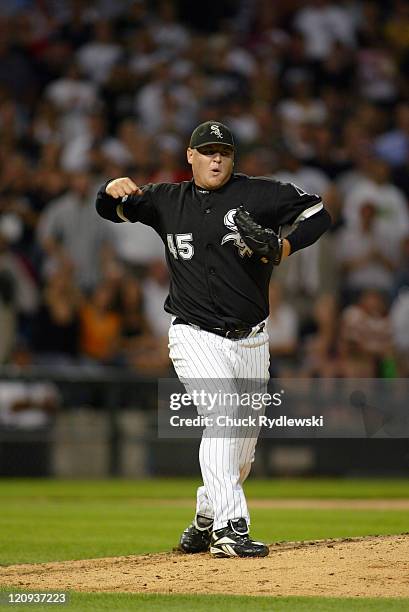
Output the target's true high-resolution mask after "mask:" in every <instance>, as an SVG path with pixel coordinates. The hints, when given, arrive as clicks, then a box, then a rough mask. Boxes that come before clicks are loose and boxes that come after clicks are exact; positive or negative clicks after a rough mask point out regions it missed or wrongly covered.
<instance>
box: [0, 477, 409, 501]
mask: <svg viewBox="0 0 409 612" xmlns="http://www.w3.org/2000/svg"><path fill="white" fill-rule="evenodd" d="M198 484H199V481H198V480H192V479H184V478H181V479H176V478H168V479H166V480H159V479H152V480H119V479H118V480H92V481H89V480H49V479H36V480H26V479H7V480H6V479H3V480H1V479H0V500H1V498H3V497H18V498H24V497H63V498H67V497H73V498H80V497H81V498H82V497H85V498H100V497H104V498H106V497H111V498H124V497H129V498H134V499H181V498H192V496H193V495H194V493H195V489H196V487H197V486H198ZM246 493H247V495H248V496H249V497H250V498H251V497H258V498H260V499H277V498H279V499H280V498H289V499H291V498H292V499H294V498H304V499H313V498H316V499H329V498H333V499H376V498H389V499H392V498H406V499H409V480H408V479H403V478H401V479H389V478H388V479H361V478H357V479H343V478H339V479H336V478H332V479H329V478H295V479H282V480H281V479H270V480H261V479H260V480H259V479H251V478H250V479H249V481H248V482H246Z"/></svg>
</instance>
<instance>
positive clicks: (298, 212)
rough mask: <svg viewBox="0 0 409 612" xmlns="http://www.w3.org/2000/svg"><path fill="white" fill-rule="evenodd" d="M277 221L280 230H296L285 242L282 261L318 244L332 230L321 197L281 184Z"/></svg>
mask: <svg viewBox="0 0 409 612" xmlns="http://www.w3.org/2000/svg"><path fill="white" fill-rule="evenodd" d="M275 217H276V225H277V226H280V227H281V226H284V225H285V226H293V227H294V229H293V230H292V231H291V232H290V233H289V234H288V235H287V236H286V238H284V239H283V249H282V251H283V252H282V258H284V257H288V255H290V254H292V253H295V252H296V251H299V250H300V249H304V248H306V247H308V246H310V245H311V244H314V242H316V241H317V240H318V239H319V238H320V236H322V234H324V233H325V232H326V231H327V230H328V229H329V227H330V226H331V217H330V215H329V213H328V211H327V210H326V209H325V207H324V204H323V202H322V200H321V198H320V196H318V195H316V194H310V193H306V192H305V191H303V190H302V189H300V188H299V187H297V186H296V185H293V184H292V183H279V184H278V198H277V200H276V207H275Z"/></svg>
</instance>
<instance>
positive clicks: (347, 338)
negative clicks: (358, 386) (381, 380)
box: [339, 289, 395, 378]
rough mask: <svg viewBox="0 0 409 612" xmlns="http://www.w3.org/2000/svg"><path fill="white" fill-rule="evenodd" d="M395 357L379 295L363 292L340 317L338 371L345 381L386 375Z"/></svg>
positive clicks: (390, 332) (383, 298)
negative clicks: (345, 378)
mask: <svg viewBox="0 0 409 612" xmlns="http://www.w3.org/2000/svg"><path fill="white" fill-rule="evenodd" d="M394 355H395V350H394V343H393V335H392V326H391V319H390V316H389V312H388V306H387V302H386V300H385V297H384V296H383V294H382V293H380V292H379V291H375V290H371V289H367V290H366V291H363V292H362V294H361V296H360V297H359V299H358V302H357V303H356V304H353V305H352V306H348V308H346V309H345V310H344V312H343V313H342V318H341V329H340V336H339V370H340V373H341V375H342V376H345V377H347V378H374V377H376V376H383V375H385V369H386V368H387V367H388V362H390V360H391V359H393V357H394Z"/></svg>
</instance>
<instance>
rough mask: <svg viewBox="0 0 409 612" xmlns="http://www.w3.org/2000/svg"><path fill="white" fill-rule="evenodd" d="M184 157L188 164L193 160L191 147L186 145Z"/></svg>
mask: <svg viewBox="0 0 409 612" xmlns="http://www.w3.org/2000/svg"><path fill="white" fill-rule="evenodd" d="M186 158H187V162H188V164H191V163H192V160H193V149H191V148H190V147H188V149H187V151H186Z"/></svg>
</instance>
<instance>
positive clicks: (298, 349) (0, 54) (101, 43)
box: [0, 0, 409, 377]
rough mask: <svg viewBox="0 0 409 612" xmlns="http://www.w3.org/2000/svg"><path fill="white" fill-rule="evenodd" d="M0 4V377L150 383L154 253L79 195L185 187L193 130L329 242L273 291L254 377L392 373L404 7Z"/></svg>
mask: <svg viewBox="0 0 409 612" xmlns="http://www.w3.org/2000/svg"><path fill="white" fill-rule="evenodd" d="M196 4H198V3H190V2H185V1H183V0H180V1H179V2H178V1H176V0H175V1H170V0H158V1H156V2H154V1H153V0H136V1H135V0H129V1H128V0H118V1H117V2H108V1H105V0H100V1H97V0H94V1H91V2H90V1H84V0H37V1H35V0H3V1H2V2H1V7H0V214H1V216H0V339H1V340H0V363H9V362H13V361H19V360H20V361H21V359H22V353H24V354H25V355H26V358H25V359H26V362H30V363H35V364H45V365H48V364H51V365H57V364H60V365H65V364H96V365H98V364H109V365H114V366H121V367H129V368H132V369H134V370H135V371H137V372H140V373H142V374H144V373H149V374H155V373H158V372H163V371H166V370H167V368H169V363H168V357H167V327H168V323H169V317H168V315H167V314H166V313H165V312H164V311H163V302H164V300H165V297H166V294H167V287H168V277H167V271H166V266H165V264H164V247H163V245H162V243H161V241H160V240H159V238H158V237H157V236H156V235H155V234H154V233H153V231H151V230H150V229H149V228H146V227H144V226H139V225H138V224H135V225H131V224H118V225H114V224H109V223H105V222H104V221H103V220H101V219H100V218H99V217H98V216H97V215H96V213H95V209H94V200H95V194H96V190H97V186H98V185H100V184H102V183H103V182H104V181H106V180H107V179H108V178H114V177H118V176H131V177H132V178H133V180H134V181H135V182H136V183H137V184H140V185H142V184H145V183H147V182H162V181H171V182H173V181H180V180H189V179H190V177H191V175H190V172H189V168H188V165H187V163H186V161H185V148H186V143H187V141H188V138H189V135H190V133H191V131H192V129H193V128H194V127H195V126H196V125H197V124H198V123H199V122H201V121H205V120H207V119H211V118H215V119H217V120H220V121H222V122H224V123H226V124H227V125H229V126H230V127H231V129H232V130H233V132H234V134H235V136H236V140H237V144H238V147H237V148H238V151H237V162H236V171H240V172H244V173H246V174H250V175H265V176H271V177H274V178H277V179H279V180H282V181H290V182H293V183H295V184H296V185H297V186H299V187H300V188H301V189H304V190H305V191H309V192H313V193H319V194H321V195H322V197H323V200H324V202H325V205H326V207H327V208H328V210H329V211H330V213H331V216H332V220H333V225H332V228H331V230H330V232H328V233H327V234H326V235H325V236H324V237H323V238H322V239H321V240H320V241H319V242H318V243H316V244H315V245H313V246H312V247H309V248H308V249H306V250H303V251H300V252H298V253H296V254H295V255H294V256H292V257H290V258H289V259H288V260H287V261H286V262H285V263H284V264H283V265H282V266H280V267H279V268H277V269H276V270H275V271H274V274H273V280H272V283H271V287H270V299H271V313H270V319H269V323H268V327H269V332H270V343H271V345H270V349H271V356H272V368H271V369H272V373H273V374H280V375H288V376H295V375H296V376H299V375H303V376H318V377H319V376H355V377H357V376H358V377H372V376H381V377H394V376H407V375H409V208H408V199H409V180H408V177H409V103H408V99H409V97H408V94H409V86H408V81H407V79H406V78H405V75H407V74H408V73H409V4H408V2H406V1H404V0H395V1H385V2H382V3H378V2H369V1H367V2H365V1H358V0H344V1H342V0H338V1H337V2H331V1H330V0H310V1H302V0H286V1H285V2H284V1H281V0H277V1H275V2H271V1H269V0H238V1H232V0H231V1H228V0H224V1H220V2H218V3H213V4H214V5H213V6H211V7H210V6H209V7H198V6H195V5H196Z"/></svg>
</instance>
